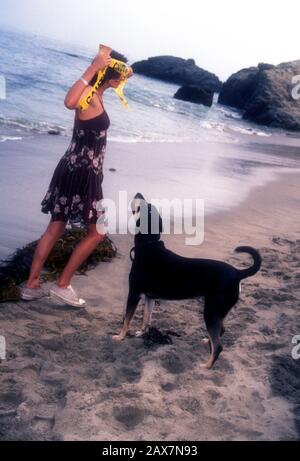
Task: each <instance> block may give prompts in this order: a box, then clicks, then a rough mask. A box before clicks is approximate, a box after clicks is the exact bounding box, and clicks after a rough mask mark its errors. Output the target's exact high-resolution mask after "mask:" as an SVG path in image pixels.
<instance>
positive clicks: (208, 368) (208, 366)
mask: <svg viewBox="0 0 300 461" xmlns="http://www.w3.org/2000/svg"><path fill="white" fill-rule="evenodd" d="M211 367H212V364H211V363H210V362H206V363H201V365H200V368H205V369H206V370H210V368H211Z"/></svg>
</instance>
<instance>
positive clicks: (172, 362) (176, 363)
mask: <svg viewBox="0 0 300 461" xmlns="http://www.w3.org/2000/svg"><path fill="white" fill-rule="evenodd" d="M161 364H162V366H163V368H165V369H166V370H167V371H168V372H169V373H173V374H179V373H183V372H184V371H185V369H186V367H185V365H184V364H183V361H182V359H181V358H180V357H178V356H177V355H176V354H167V355H165V356H164V357H162V359H161Z"/></svg>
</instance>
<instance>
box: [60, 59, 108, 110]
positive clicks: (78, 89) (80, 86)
mask: <svg viewBox="0 0 300 461" xmlns="http://www.w3.org/2000/svg"><path fill="white" fill-rule="evenodd" d="M110 61H111V57H110V56H106V55H102V54H100V53H98V54H97V55H96V57H95V59H94V60H93V62H92V64H90V65H89V67H88V68H87V69H86V71H85V72H84V74H83V75H82V78H84V79H85V80H86V81H87V82H89V81H90V80H91V79H92V78H93V77H94V75H95V74H96V72H98V71H99V70H102V69H104V67H106V66H108V64H109V63H110ZM86 89H87V86H86V85H85V83H84V82H83V81H82V80H77V81H76V82H75V83H74V85H72V86H71V88H70V89H69V91H68V93H67V94H66V97H65V101H64V104H65V107H67V109H76V108H77V105H78V102H79V100H80V98H81V96H82V94H83V93H84V91H85V90H86Z"/></svg>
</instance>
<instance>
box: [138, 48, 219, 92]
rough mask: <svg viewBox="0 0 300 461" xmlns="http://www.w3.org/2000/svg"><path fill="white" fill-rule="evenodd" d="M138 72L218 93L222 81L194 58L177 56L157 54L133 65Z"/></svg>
mask: <svg viewBox="0 0 300 461" xmlns="http://www.w3.org/2000/svg"><path fill="white" fill-rule="evenodd" d="M132 68H133V71H134V72H135V73H136V74H142V75H146V76H147V77H152V78H157V79H159V80H163V81H165V82H171V83H177V84H178V85H187V86H195V87H198V88H200V89H203V90H205V91H208V92H216V93H218V92H219V91H220V89H221V86H222V83H221V81H220V80H219V79H218V77H217V76H216V75H215V74H212V73H211V72H208V71H206V70H204V69H201V67H198V66H196V65H195V61H194V59H182V58H177V57H175V56H155V57H152V58H148V59H147V60H143V61H139V62H136V63H134V64H133V65H132Z"/></svg>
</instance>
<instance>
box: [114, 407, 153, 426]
mask: <svg viewBox="0 0 300 461" xmlns="http://www.w3.org/2000/svg"><path fill="white" fill-rule="evenodd" d="M113 416H114V418H115V419H116V420H117V421H119V423H121V424H122V425H123V426H124V427H125V428H126V429H127V430H130V429H133V428H134V427H135V426H137V425H138V424H140V423H141V422H142V421H143V419H144V417H145V416H146V412H145V410H142V409H140V408H138V407H134V406H131V405H127V406H125V407H121V408H119V407H115V408H113Z"/></svg>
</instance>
